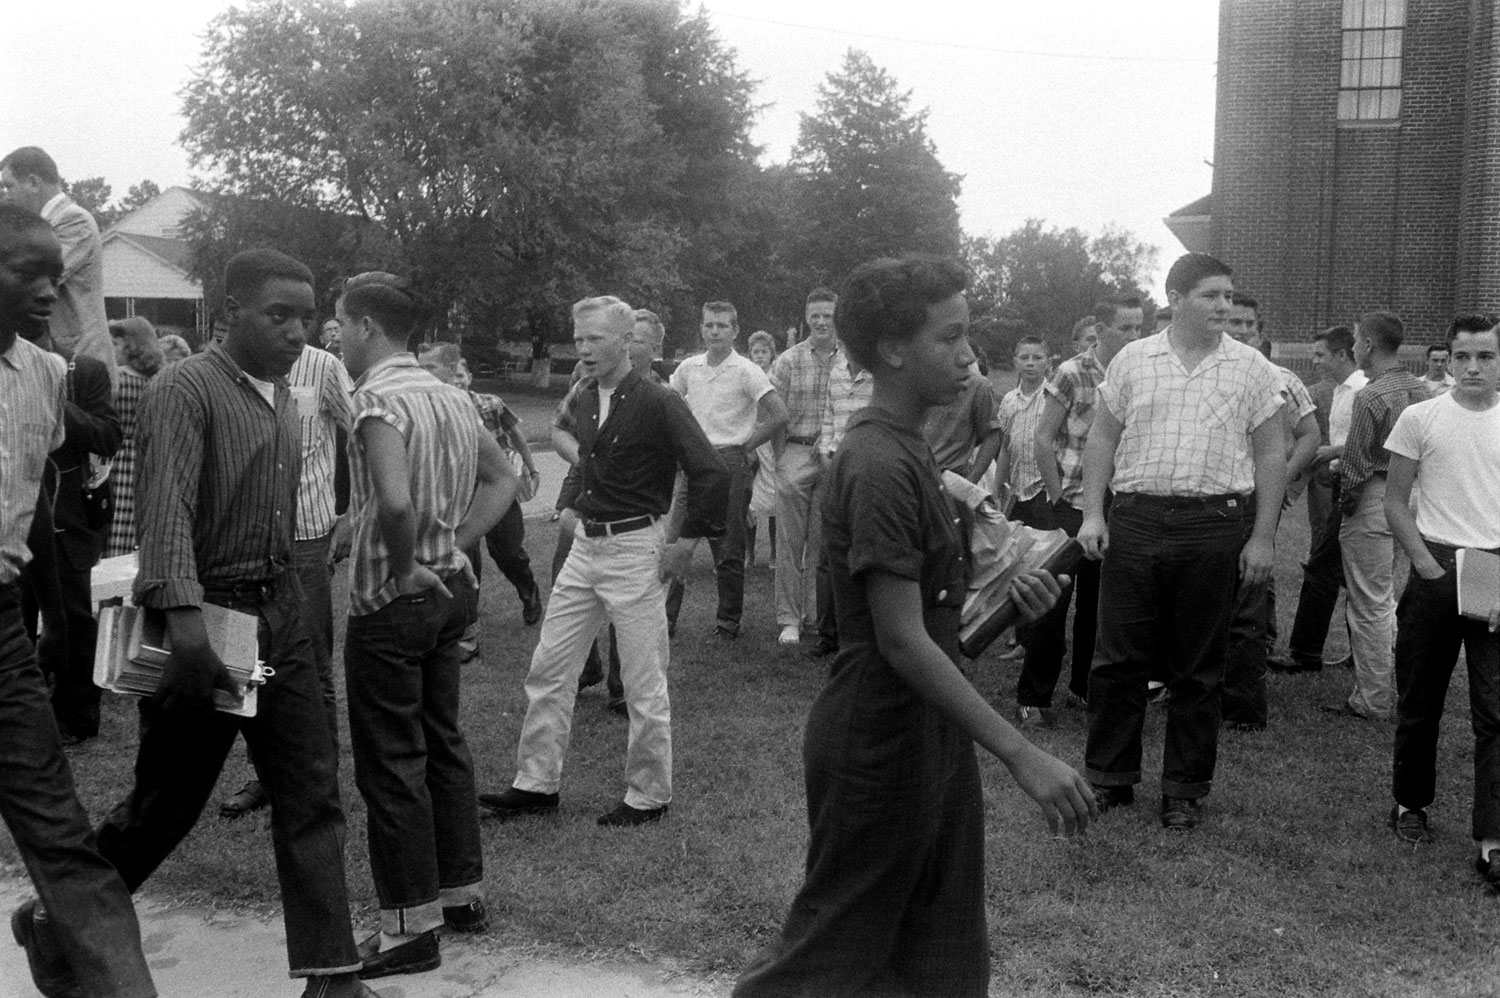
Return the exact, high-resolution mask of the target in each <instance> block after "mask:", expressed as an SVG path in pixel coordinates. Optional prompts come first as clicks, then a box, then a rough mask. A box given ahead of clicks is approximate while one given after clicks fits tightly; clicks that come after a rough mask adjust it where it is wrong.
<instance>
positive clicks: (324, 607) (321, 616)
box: [292, 533, 339, 746]
mask: <svg viewBox="0 0 1500 998" xmlns="http://www.w3.org/2000/svg"><path fill="white" fill-rule="evenodd" d="M332 543H333V534H332V533H327V534H324V535H323V536H322V537H314V538H312V539H311V540H306V541H295V542H293V544H292V564H293V565H295V566H296V568H297V581H298V582H300V583H301V584H302V597H303V599H304V601H305V602H304V603H303V606H302V621H303V623H304V624H305V625H306V627H307V635H308V637H310V638H312V650H313V662H314V663H316V665H317V667H318V685H319V686H321V687H322V689H323V703H324V705H326V706H327V707H328V722H329V724H331V725H332V726H333V743H334V745H335V746H337V745H338V740H339V703H338V695H337V694H336V693H335V692H334V686H333V566H332V565H330V564H328V552H329V549H330V547H331V545H332Z"/></svg>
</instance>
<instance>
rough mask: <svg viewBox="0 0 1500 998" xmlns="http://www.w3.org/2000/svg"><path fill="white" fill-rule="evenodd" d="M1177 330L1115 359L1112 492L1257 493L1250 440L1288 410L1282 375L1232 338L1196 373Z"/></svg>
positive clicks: (1107, 398) (1107, 392)
mask: <svg viewBox="0 0 1500 998" xmlns="http://www.w3.org/2000/svg"><path fill="white" fill-rule="evenodd" d="M1171 331H1172V327H1171V326H1168V327H1167V328H1166V329H1164V330H1162V331H1161V332H1159V333H1157V334H1156V335H1154V336H1147V337H1146V338H1145V339H1141V340H1136V341H1135V342H1134V343H1127V344H1126V345H1125V347H1124V349H1122V350H1121V351H1120V352H1119V353H1118V354H1116V355H1115V359H1114V360H1112V361H1110V362H1109V369H1108V370H1107V371H1106V372H1105V375H1104V384H1102V385H1100V386H1099V401H1100V402H1101V403H1102V404H1103V405H1104V407H1105V408H1106V409H1108V410H1109V412H1110V414H1111V415H1112V416H1114V417H1115V419H1117V420H1119V421H1120V424H1121V426H1122V427H1123V430H1122V431H1121V433H1120V442H1119V445H1118V446H1117V447H1116V449H1115V475H1114V479H1113V480H1112V481H1111V482H1110V488H1111V489H1112V490H1113V491H1114V492H1115V493H1117V494H1118V493H1122V492H1143V493H1145V494H1147V495H1156V496H1212V495H1227V494H1229V493H1232V492H1238V493H1242V494H1243V493H1249V492H1251V491H1253V490H1254V488H1255V460H1254V455H1253V454H1252V452H1251V447H1250V434H1251V433H1252V432H1253V431H1254V430H1255V429H1256V428H1257V427H1259V426H1260V425H1261V424H1262V423H1264V422H1265V421H1266V420H1267V419H1269V418H1271V417H1272V416H1274V415H1276V413H1277V412H1278V411H1279V410H1280V409H1281V404H1282V398H1281V390H1282V384H1281V378H1280V377H1279V376H1278V375H1277V373H1276V368H1275V367H1274V366H1273V365H1272V364H1271V362H1270V361H1269V360H1266V358H1265V357H1263V356H1262V355H1261V352H1260V351H1259V350H1256V349H1255V348H1254V347H1247V346H1245V344H1243V343H1238V342H1236V341H1235V340H1233V339H1231V338H1230V337H1228V336H1220V337H1219V343H1218V345H1217V346H1216V347H1214V349H1213V350H1211V351H1209V354H1208V356H1206V357H1204V358H1203V359H1202V360H1200V361H1199V362H1198V364H1197V366H1196V367H1194V368H1193V369H1192V370H1191V371H1189V370H1187V368H1185V367H1184V366H1183V364H1182V361H1181V360H1180V359H1178V357H1177V354H1176V353H1174V352H1173V350H1172V344H1171V341H1170V340H1169V339H1168V336H1169V335H1170V333H1171Z"/></svg>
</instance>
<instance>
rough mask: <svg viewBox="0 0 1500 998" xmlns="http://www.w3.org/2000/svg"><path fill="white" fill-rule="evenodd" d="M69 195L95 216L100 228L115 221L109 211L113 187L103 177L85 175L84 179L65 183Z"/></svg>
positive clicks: (106, 226)
mask: <svg viewBox="0 0 1500 998" xmlns="http://www.w3.org/2000/svg"><path fill="white" fill-rule="evenodd" d="M63 190H65V191H67V194H68V197H70V198H72V199H73V200H74V202H76V203H77V205H78V206H79V207H80V208H82V209H84V210H85V211H87V212H88V213H89V214H91V215H93V216H94V221H95V222H97V223H98V225H99V228H101V229H105V228H108V227H109V224H110V222H112V221H113V218H112V216H111V215H110V211H109V196H110V194H111V193H112V192H113V190H114V189H113V188H112V187H110V186H109V184H107V183H105V182H104V178H103V177H84V178H83V179H82V180H74V181H72V182H71V183H67V184H64V185H63Z"/></svg>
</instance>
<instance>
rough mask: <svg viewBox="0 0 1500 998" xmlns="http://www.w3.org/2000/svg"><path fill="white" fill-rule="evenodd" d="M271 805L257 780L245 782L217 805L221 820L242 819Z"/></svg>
mask: <svg viewBox="0 0 1500 998" xmlns="http://www.w3.org/2000/svg"><path fill="white" fill-rule="evenodd" d="M269 803H271V800H270V798H268V797H267V796H266V792H265V791H264V790H262V789H261V787H260V781H259V780H247V781H245V785H244V786H243V787H240V789H239V790H238V791H236V792H235V794H234V796H232V797H230V798H229V799H228V800H226V801H225V802H224V803H222V804H220V805H219V817H221V818H230V819H233V818H243V817H244V816H245V815H247V814H249V813H250V812H251V811H259V810H260V809H261V808H263V807H265V806H266V805H267V804H269Z"/></svg>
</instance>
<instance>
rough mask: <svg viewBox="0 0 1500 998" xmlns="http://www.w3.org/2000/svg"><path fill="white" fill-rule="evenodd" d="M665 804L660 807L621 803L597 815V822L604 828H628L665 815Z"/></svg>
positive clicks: (647, 822) (657, 819) (658, 819)
mask: <svg viewBox="0 0 1500 998" xmlns="http://www.w3.org/2000/svg"><path fill="white" fill-rule="evenodd" d="M667 806H668V805H666V804H663V805H662V806H661V807H651V808H643V807H631V806H630V805H629V804H625V803H621V804H619V805H617V806H616V807H615V809H614V810H613V811H610V812H609V813H608V814H601V815H599V824H601V825H603V826H605V827H606V828H630V827H633V826H635V825H645V824H649V823H650V822H653V821H660V820H661V819H662V818H664V817H666V814H667Z"/></svg>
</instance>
